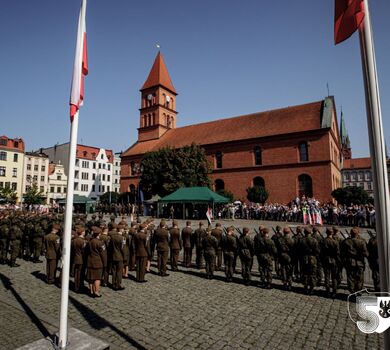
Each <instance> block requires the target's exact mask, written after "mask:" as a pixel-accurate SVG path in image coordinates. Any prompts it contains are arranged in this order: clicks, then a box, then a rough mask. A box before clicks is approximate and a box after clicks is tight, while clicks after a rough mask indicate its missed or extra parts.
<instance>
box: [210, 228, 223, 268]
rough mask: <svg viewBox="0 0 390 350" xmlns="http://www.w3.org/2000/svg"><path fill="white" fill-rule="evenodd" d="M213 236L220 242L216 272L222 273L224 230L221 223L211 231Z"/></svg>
mask: <svg viewBox="0 0 390 350" xmlns="http://www.w3.org/2000/svg"><path fill="white" fill-rule="evenodd" d="M211 235H212V236H214V237H215V238H216V239H217V241H218V249H217V256H216V258H217V262H216V270H217V271H220V270H221V267H222V247H221V240H222V229H221V224H220V223H219V222H217V223H216V225H215V228H214V229H213V230H212V231H211Z"/></svg>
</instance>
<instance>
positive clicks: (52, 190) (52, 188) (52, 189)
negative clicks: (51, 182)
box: [50, 186, 60, 193]
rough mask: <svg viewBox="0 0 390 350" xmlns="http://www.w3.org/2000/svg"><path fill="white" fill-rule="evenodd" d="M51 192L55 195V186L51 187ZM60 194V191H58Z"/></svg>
mask: <svg viewBox="0 0 390 350" xmlns="http://www.w3.org/2000/svg"><path fill="white" fill-rule="evenodd" d="M50 192H51V193H54V186H51V187H50ZM58 192H60V191H58Z"/></svg>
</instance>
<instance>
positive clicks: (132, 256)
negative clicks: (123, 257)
mask: <svg viewBox="0 0 390 350" xmlns="http://www.w3.org/2000/svg"><path fill="white" fill-rule="evenodd" d="M136 233H137V223H135V222H132V223H131V225H130V230H129V236H130V249H129V271H134V270H135V247H134V237H135V234H136Z"/></svg>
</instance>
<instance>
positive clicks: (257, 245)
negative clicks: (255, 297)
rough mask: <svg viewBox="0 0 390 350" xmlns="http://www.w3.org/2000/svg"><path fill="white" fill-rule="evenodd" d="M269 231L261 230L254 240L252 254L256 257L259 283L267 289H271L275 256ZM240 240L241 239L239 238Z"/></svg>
mask: <svg viewBox="0 0 390 350" xmlns="http://www.w3.org/2000/svg"><path fill="white" fill-rule="evenodd" d="M268 234H269V231H268V229H267V228H263V229H262V230H261V232H259V233H258V234H257V235H256V236H255V238H254V254H255V255H256V256H257V261H258V265H259V273H260V283H261V285H262V286H263V287H265V288H267V289H271V288H272V268H273V263H274V258H275V256H276V254H277V250H276V246H275V240H273V239H271V238H269V236H268ZM240 240H241V238H240Z"/></svg>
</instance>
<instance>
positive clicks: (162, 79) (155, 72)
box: [141, 52, 176, 94]
mask: <svg viewBox="0 0 390 350" xmlns="http://www.w3.org/2000/svg"><path fill="white" fill-rule="evenodd" d="M158 85H162V86H164V87H165V88H167V89H168V90H170V91H172V92H173V93H175V94H176V90H175V88H174V87H173V84H172V80H171V77H170V76H169V73H168V69H167V66H166V65H165V62H164V58H163V56H162V54H161V53H160V52H159V53H158V54H157V56H156V59H155V60H154V63H153V66H152V69H151V70H150V73H149V76H148V78H147V79H146V81H145V83H144V85H143V86H142V88H141V90H145V89H148V88H150V87H153V86H158Z"/></svg>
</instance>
